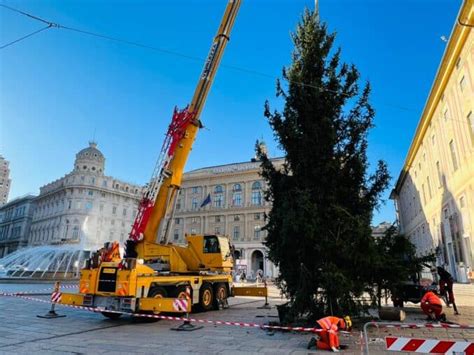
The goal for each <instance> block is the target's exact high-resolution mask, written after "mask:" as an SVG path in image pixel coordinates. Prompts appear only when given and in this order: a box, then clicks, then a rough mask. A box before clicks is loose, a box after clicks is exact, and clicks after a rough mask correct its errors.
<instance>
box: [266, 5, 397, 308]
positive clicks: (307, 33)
mask: <svg viewBox="0 0 474 355" xmlns="http://www.w3.org/2000/svg"><path fill="white" fill-rule="evenodd" d="M292 40H293V43H294V51H293V55H292V63H291V65H290V66H289V67H287V68H284V70H283V79H284V85H282V84H281V83H280V82H277V97H281V98H283V100H284V107H283V110H282V111H281V112H280V111H277V110H273V111H272V110H271V108H270V105H269V103H268V102H266V104H265V116H266V117H267V118H268V120H269V123H270V125H271V127H272V129H273V130H274V134H275V138H276V140H277V142H278V143H279V146H280V148H281V149H282V150H283V151H284V152H285V158H286V161H285V164H284V165H283V167H282V168H281V169H276V168H275V167H274V166H273V164H272V162H271V160H270V159H269V158H268V156H267V154H266V153H265V151H264V150H263V149H261V147H260V144H258V143H257V156H258V158H259V160H260V161H261V166H262V176H263V177H264V178H265V180H266V181H267V182H268V189H267V191H266V198H267V199H268V200H269V201H271V202H272V204H273V207H272V210H271V211H270V213H269V215H268V216H267V224H266V226H265V229H266V230H267V231H268V235H267V239H266V246H267V247H268V249H269V258H270V259H271V260H272V261H273V262H274V263H275V264H276V265H277V266H278V267H279V270H280V276H279V278H278V280H277V282H278V284H279V286H280V288H281V289H282V290H283V291H284V292H285V293H286V294H287V295H288V296H289V297H290V299H291V314H292V315H293V316H297V315H303V314H308V313H310V314H311V315H313V316H318V315H322V314H328V313H331V314H341V313H342V312H351V311H352V312H355V311H356V310H357V309H358V304H357V302H356V301H355V299H357V297H359V296H360V295H361V294H362V293H363V292H364V291H365V290H366V288H367V286H368V285H369V284H370V282H371V281H372V265H371V261H372V255H373V254H372V253H373V252H374V242H373V239H372V237H371V228H370V222H371V219H372V213H373V210H374V208H376V207H377V206H378V203H379V198H380V195H381V193H382V192H383V191H384V189H385V188H386V187H387V184H388V181H389V174H388V170H387V167H386V164H385V163H384V162H383V161H379V162H378V165H377V167H376V169H375V172H374V173H373V174H370V175H369V174H368V172H367V170H368V168H369V164H368V160H367V135H368V132H369V129H370V128H371V127H372V122H373V118H374V115H375V112H374V109H373V108H372V106H371V104H370V103H369V95H370V85H369V83H366V84H365V85H363V87H362V88H360V87H359V72H358V70H357V69H356V67H355V66H354V65H349V64H346V63H343V62H342V61H341V58H340V56H341V51H340V49H333V45H334V40H335V34H334V33H328V32H327V27H326V25H325V24H321V23H319V21H318V19H317V16H316V15H315V14H314V13H312V12H310V11H308V10H306V11H305V13H304V14H303V16H302V19H301V21H300V23H299V24H298V25H297V28H296V32H295V33H294V34H293V35H292Z"/></svg>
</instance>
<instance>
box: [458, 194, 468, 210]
mask: <svg viewBox="0 0 474 355" xmlns="http://www.w3.org/2000/svg"><path fill="white" fill-rule="evenodd" d="M459 206H461V208H464V207H466V202H465V201H464V196H462V197H461V198H460V199H459Z"/></svg>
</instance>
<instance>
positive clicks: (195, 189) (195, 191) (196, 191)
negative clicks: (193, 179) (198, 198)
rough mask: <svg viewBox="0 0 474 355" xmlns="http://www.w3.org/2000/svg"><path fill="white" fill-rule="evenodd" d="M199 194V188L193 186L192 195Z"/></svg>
mask: <svg viewBox="0 0 474 355" xmlns="http://www.w3.org/2000/svg"><path fill="white" fill-rule="evenodd" d="M198 192H199V187H197V186H193V187H192V193H193V194H197V193H198Z"/></svg>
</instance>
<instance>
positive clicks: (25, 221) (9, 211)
mask: <svg viewBox="0 0 474 355" xmlns="http://www.w3.org/2000/svg"><path fill="white" fill-rule="evenodd" d="M35 198H36V196H33V195H27V196H24V197H19V198H16V199H14V200H13V201H10V202H8V203H7V204H5V205H3V206H2V207H0V258H3V257H4V256H6V255H7V254H10V253H12V252H14V251H16V250H18V249H20V248H21V247H24V246H26V245H27V244H28V234H29V232H30V225H31V221H32V219H33V211H34V207H35Z"/></svg>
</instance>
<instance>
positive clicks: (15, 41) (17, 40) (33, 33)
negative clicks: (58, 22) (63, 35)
mask: <svg viewBox="0 0 474 355" xmlns="http://www.w3.org/2000/svg"><path fill="white" fill-rule="evenodd" d="M51 27H53V26H51V25H48V26H46V27H43V28H40V29H39V30H37V31H34V32H31V33H30V34H27V35H26V36H23V37H21V38H18V39H16V40H14V41H12V42H9V43H7V44H4V45H3V46H1V47H0V49H5V48H7V47H9V46H11V45H12V44H15V43H18V42H20V41H23V40H24V39H27V38H29V37H31V36H34V35H35V34H37V33H40V32H42V31H44V30H48V29H50V28H51Z"/></svg>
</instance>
